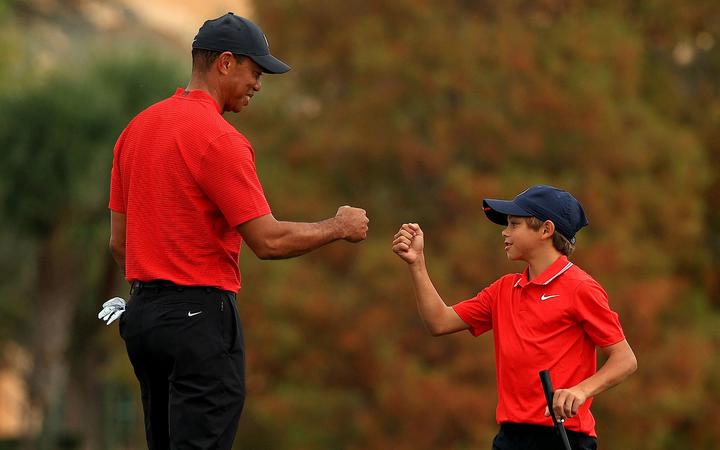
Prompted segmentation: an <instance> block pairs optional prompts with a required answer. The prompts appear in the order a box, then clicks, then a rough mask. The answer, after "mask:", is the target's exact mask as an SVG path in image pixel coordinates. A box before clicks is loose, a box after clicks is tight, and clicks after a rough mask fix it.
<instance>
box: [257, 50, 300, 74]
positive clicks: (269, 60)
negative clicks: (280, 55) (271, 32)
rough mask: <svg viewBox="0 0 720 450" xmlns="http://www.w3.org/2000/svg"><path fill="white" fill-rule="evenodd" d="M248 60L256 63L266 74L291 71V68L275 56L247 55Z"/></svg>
mask: <svg viewBox="0 0 720 450" xmlns="http://www.w3.org/2000/svg"><path fill="white" fill-rule="evenodd" d="M247 56H248V58H250V59H252V60H253V61H255V63H256V64H257V65H258V66H260V68H261V69H262V70H263V72H265V73H285V72H287V71H289V70H290V66H288V65H287V64H285V63H284V62H282V61H280V60H279V59H277V58H276V57H274V56H273V55H270V54H267V55H263V56H255V55H247Z"/></svg>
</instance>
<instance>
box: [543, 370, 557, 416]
mask: <svg viewBox="0 0 720 450" xmlns="http://www.w3.org/2000/svg"><path fill="white" fill-rule="evenodd" d="M540 382H541V383H542V387H543V391H544V392H545V402H546V403H547V406H548V409H549V410H550V417H552V420H553V422H555V423H557V419H556V418H555V412H554V411H553V407H552V406H553V385H552V381H551V380H550V371H549V370H547V369H546V370H541V371H540Z"/></svg>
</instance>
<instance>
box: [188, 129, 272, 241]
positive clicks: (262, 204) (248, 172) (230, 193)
mask: <svg viewBox="0 0 720 450" xmlns="http://www.w3.org/2000/svg"><path fill="white" fill-rule="evenodd" d="M198 183H199V184H200V186H201V187H202V189H203V191H204V192H205V194H206V195H207V196H208V197H209V198H210V199H211V200H212V201H213V202H214V203H215V204H216V205H217V206H218V208H220V211H222V213H223V215H224V216H225V219H226V220H227V221H228V223H229V224H230V225H231V226H233V227H236V226H238V225H240V224H242V223H245V222H247V221H248V220H252V219H255V218H257V217H260V216H264V215H266V214H269V213H270V205H269V204H268V202H267V200H266V198H265V193H264V192H263V189H262V185H261V184H260V180H258V177H257V172H256V170H255V154H254V152H253V149H252V146H251V145H250V143H249V142H248V141H247V140H246V139H245V138H243V137H242V135H240V134H239V133H227V134H224V135H222V136H220V137H219V138H217V139H215V140H214V141H213V142H212V143H211V144H210V145H209V147H208V149H207V152H206V153H205V155H203V158H202V161H201V166H200V173H199V177H198Z"/></svg>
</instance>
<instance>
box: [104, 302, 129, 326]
mask: <svg viewBox="0 0 720 450" xmlns="http://www.w3.org/2000/svg"><path fill="white" fill-rule="evenodd" d="M124 312H125V300H123V299H122V298H120V297H113V298H111V299H110V300H108V301H106V302H105V303H103V309H102V310H100V312H99V313H98V319H100V320H102V321H104V322H105V325H110V324H111V323H113V322H114V321H115V320H117V319H118V318H119V317H120V316H122V314H123V313H124Z"/></svg>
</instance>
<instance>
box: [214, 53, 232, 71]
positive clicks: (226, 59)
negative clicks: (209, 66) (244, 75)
mask: <svg viewBox="0 0 720 450" xmlns="http://www.w3.org/2000/svg"><path fill="white" fill-rule="evenodd" d="M234 63H235V56H234V55H233V54H232V53H231V52H222V53H221V54H220V56H218V58H217V60H216V61H215V64H216V66H217V69H218V71H219V72H220V73H222V74H223V75H227V74H228V73H230V68H231V67H232V65H233V64H234Z"/></svg>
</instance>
